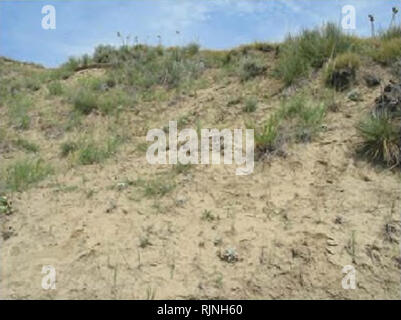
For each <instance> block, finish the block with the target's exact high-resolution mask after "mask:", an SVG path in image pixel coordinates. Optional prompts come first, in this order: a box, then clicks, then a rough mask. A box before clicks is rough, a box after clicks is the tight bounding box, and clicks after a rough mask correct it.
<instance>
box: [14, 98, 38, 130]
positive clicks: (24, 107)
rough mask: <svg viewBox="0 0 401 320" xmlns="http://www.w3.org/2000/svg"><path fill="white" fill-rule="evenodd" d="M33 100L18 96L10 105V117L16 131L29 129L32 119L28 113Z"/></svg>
mask: <svg viewBox="0 0 401 320" xmlns="http://www.w3.org/2000/svg"><path fill="white" fill-rule="evenodd" d="M31 104H32V102H31V99H30V98H29V97H28V96H25V95H22V94H20V95H18V96H16V97H15V98H14V99H13V101H12V102H10V104H9V109H8V117H9V119H10V121H11V123H12V124H13V126H14V127H15V128H16V129H20V130H27V129H29V126H30V123H31V118H30V117H29V115H28V111H29V109H30V108H31Z"/></svg>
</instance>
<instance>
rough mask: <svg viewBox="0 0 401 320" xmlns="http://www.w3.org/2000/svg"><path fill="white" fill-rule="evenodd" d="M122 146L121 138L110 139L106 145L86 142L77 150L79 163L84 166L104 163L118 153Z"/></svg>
mask: <svg viewBox="0 0 401 320" xmlns="http://www.w3.org/2000/svg"><path fill="white" fill-rule="evenodd" d="M120 144H121V139H120V138H119V137H112V138H109V139H108V140H107V141H106V142H105V143H99V142H95V141H86V142H83V143H81V144H80V145H79V148H78V149H77V151H76V152H77V162H78V164H82V165H91V164H95V163H102V162H103V161H105V160H106V159H108V158H110V157H111V156H112V155H114V154H115V152H116V151H117V148H118V146H119V145H120Z"/></svg>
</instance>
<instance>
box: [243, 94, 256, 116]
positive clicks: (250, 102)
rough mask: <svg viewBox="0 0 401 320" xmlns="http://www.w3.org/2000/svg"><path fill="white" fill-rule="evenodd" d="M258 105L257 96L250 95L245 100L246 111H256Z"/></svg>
mask: <svg viewBox="0 0 401 320" xmlns="http://www.w3.org/2000/svg"><path fill="white" fill-rule="evenodd" d="M257 107H258V100H257V98H256V97H249V98H247V99H246V100H245V107H244V111H245V112H248V113H251V112H255V111H256V109H257Z"/></svg>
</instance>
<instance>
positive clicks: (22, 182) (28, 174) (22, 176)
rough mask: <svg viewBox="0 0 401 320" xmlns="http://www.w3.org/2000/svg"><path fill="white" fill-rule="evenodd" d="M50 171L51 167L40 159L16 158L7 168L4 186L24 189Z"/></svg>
mask: <svg viewBox="0 0 401 320" xmlns="http://www.w3.org/2000/svg"><path fill="white" fill-rule="evenodd" d="M52 173H53V169H52V167H51V166H49V165H47V164H45V163H44V161H43V160H41V159H37V160H30V159H24V160H18V161H17V162H15V163H14V164H12V165H11V166H9V167H8V168H7V172H6V186H7V187H8V188H9V189H11V190H12V191H24V190H26V189H27V188H28V187H29V186H31V185H34V184H36V183H37V182H39V181H41V180H43V179H45V178H46V177H47V176H49V175H50V174H52Z"/></svg>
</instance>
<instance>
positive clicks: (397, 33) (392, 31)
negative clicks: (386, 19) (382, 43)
mask: <svg viewBox="0 0 401 320" xmlns="http://www.w3.org/2000/svg"><path fill="white" fill-rule="evenodd" d="M380 38H381V39H384V40H392V39H401V26H394V27H391V28H388V29H387V30H385V31H384V32H382V33H381V34H380Z"/></svg>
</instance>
